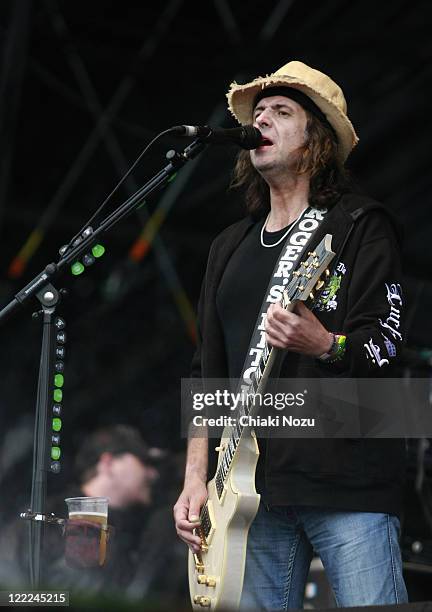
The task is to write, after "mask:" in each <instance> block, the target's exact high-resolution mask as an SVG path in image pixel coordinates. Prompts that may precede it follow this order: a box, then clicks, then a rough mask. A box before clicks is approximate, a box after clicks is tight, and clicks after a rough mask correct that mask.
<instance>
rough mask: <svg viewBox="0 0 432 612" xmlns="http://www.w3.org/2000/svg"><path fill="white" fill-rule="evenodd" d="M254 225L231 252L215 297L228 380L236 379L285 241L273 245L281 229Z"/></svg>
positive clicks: (285, 228)
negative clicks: (273, 230)
mask: <svg viewBox="0 0 432 612" xmlns="http://www.w3.org/2000/svg"><path fill="white" fill-rule="evenodd" d="M263 223H265V221H263V222H262V223H257V224H256V225H254V226H253V227H252V229H251V230H250V232H249V233H248V234H247V235H246V236H245V238H244V239H243V241H242V242H241V243H240V245H239V246H238V248H237V249H236V250H235V251H234V253H233V255H232V256H231V258H230V260H229V261H228V265H227V267H226V268H225V271H224V273H223V276H222V279H221V283H220V285H219V288H218V291H217V295H216V306H217V310H218V314H219V318H220V321H221V324H222V329H223V333H224V338H225V349H226V354H227V359H228V374H229V377H230V378H240V376H241V373H242V370H243V365H244V362H245V358H246V353H247V350H248V348H249V344H250V340H251V337H252V333H253V330H254V327H255V323H256V320H257V317H258V313H259V312H260V308H261V305H262V303H263V300H264V297H265V293H266V290H267V287H268V285H269V282H270V277H271V276H272V273H273V270H274V268H275V266H276V262H277V261H278V259H279V255H280V253H281V251H282V248H283V246H284V244H285V242H286V238H284V239H283V240H281V242H280V243H279V244H278V245H276V243H277V242H278V241H279V240H280V238H281V237H282V236H283V235H284V233H286V232H287V230H288V227H289V226H287V227H284V228H282V229H281V230H278V231H277V232H267V231H266V230H264V232H263V241H264V244H266V245H270V244H275V245H276V246H274V247H271V248H267V247H263V246H262V245H261V238H260V234H261V230H262V227H263Z"/></svg>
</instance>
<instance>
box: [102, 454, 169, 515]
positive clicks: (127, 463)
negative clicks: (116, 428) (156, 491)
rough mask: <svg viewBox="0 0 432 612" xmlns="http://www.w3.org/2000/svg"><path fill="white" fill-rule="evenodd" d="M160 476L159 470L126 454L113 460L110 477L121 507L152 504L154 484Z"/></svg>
mask: <svg viewBox="0 0 432 612" xmlns="http://www.w3.org/2000/svg"><path fill="white" fill-rule="evenodd" d="M157 476H158V472H157V470H156V469H155V468H154V467H152V466H151V465H147V464H144V463H143V462H142V461H141V460H140V459H138V457H136V456H135V455H132V454H131V453H124V454H123V455H118V456H115V457H113V458H112V461H111V464H110V477H111V484H112V487H113V490H115V492H116V495H117V498H118V500H119V504H118V505H119V506H120V507H126V506H129V505H131V504H136V503H140V504H144V505H147V504H149V503H150V502H151V487H152V483H153V482H154V481H155V480H156V478H157Z"/></svg>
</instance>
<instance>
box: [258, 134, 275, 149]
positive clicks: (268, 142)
mask: <svg viewBox="0 0 432 612" xmlns="http://www.w3.org/2000/svg"><path fill="white" fill-rule="evenodd" d="M272 146H273V143H272V141H271V140H270V139H269V138H265V137H263V139H262V140H261V144H260V146H259V148H260V149H261V147H272Z"/></svg>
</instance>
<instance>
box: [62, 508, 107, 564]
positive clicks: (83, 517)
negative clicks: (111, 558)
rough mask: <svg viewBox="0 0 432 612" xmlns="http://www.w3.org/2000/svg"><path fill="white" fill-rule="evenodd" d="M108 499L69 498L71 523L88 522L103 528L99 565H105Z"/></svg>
mask: <svg viewBox="0 0 432 612" xmlns="http://www.w3.org/2000/svg"><path fill="white" fill-rule="evenodd" d="M108 501H109V500H108V497H68V498H67V499H65V502H66V504H67V507H68V512H69V520H70V521H88V522H90V523H96V524H97V525H100V526H101V527H102V529H101V537H100V546H99V565H103V564H104V563H105V558H106V542H107V532H106V528H107V527H108Z"/></svg>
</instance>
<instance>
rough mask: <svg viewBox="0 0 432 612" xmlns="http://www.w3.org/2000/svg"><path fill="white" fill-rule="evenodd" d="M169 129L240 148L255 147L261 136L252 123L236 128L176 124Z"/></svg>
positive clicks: (187, 135) (182, 134) (261, 138)
mask: <svg viewBox="0 0 432 612" xmlns="http://www.w3.org/2000/svg"><path fill="white" fill-rule="evenodd" d="M171 131H172V132H174V133H175V134H177V135H178V136H186V137H197V138H199V139H200V140H204V141H205V142H213V143H215V144H225V143H226V142H232V143H234V144H236V145H238V146H239V147H241V148H242V149H248V150H250V149H256V148H257V147H259V146H260V144H261V142H262V140H263V137H262V134H261V132H260V131H259V129H258V128H256V127H254V126H253V125H243V126H242V127H237V128H229V129H225V128H220V127H216V128H212V127H210V126H209V125H176V126H174V127H173V128H171Z"/></svg>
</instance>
